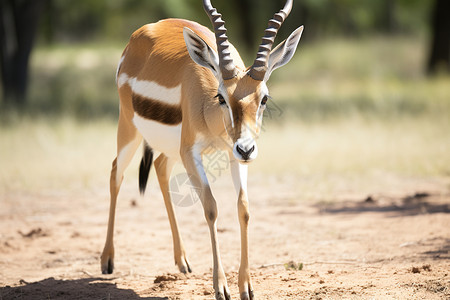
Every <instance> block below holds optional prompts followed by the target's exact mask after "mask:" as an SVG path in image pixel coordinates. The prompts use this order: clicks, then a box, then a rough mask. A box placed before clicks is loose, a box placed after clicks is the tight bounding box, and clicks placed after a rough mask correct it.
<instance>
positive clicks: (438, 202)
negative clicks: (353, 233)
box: [315, 193, 450, 217]
mask: <svg viewBox="0 0 450 300" xmlns="http://www.w3.org/2000/svg"><path fill="white" fill-rule="evenodd" d="M442 199H444V200H442ZM446 199H447V200H448V197H441V196H436V195H430V194H427V193H416V194H414V195H410V196H405V197H403V198H398V199H395V198H387V197H379V198H376V197H372V196H369V197H367V198H366V199H364V200H362V201H356V202H355V201H344V202H339V203H330V204H317V205H315V207H316V208H318V209H319V211H320V213H325V214H357V213H365V212H379V213H386V215H387V216H389V217H400V216H415V215H421V214H436V213H450V203H449V202H448V201H446Z"/></svg>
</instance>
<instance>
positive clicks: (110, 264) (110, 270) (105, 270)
mask: <svg viewBox="0 0 450 300" xmlns="http://www.w3.org/2000/svg"><path fill="white" fill-rule="evenodd" d="M113 271H114V263H113V262H112V260H111V259H108V267H107V268H102V274H112V273H113Z"/></svg>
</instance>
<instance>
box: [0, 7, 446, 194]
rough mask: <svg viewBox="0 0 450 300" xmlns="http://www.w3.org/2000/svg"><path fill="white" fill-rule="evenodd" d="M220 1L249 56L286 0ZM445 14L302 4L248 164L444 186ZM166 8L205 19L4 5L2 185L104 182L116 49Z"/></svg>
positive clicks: (312, 190)
mask: <svg viewBox="0 0 450 300" xmlns="http://www.w3.org/2000/svg"><path fill="white" fill-rule="evenodd" d="M213 4H214V5H215V6H216V7H217V8H218V10H219V11H220V12H221V13H222V14H223V16H224V19H225V21H226V22H227V28H228V31H229V32H228V36H229V38H230V41H231V42H232V43H233V44H234V45H235V46H236V48H237V49H238V50H239V51H240V53H241V55H242V57H243V58H244V61H245V62H246V64H247V65H250V64H251V63H252V61H253V59H254V57H255V55H256V51H257V48H258V45H259V42H260V40H261V37H262V35H263V32H264V29H265V27H266V25H267V21H268V20H269V18H271V17H272V16H273V14H274V13H275V12H277V11H278V10H279V9H281V8H282V7H283V5H284V1H283V0H276V1H273V0H271V1H260V0H245V1H244V0H227V1H223V0H222V1H220V0H216V1H213ZM449 11H450V2H449V1H447V0H433V1H431V0H430V1H423V0H378V1H373V0H302V1H300V0H296V1H294V8H293V11H292V13H291V15H290V16H289V18H288V19H287V21H286V22H285V24H284V25H283V26H282V27H281V30H280V32H279V34H278V37H277V42H276V43H278V42H280V41H282V40H283V39H285V38H286V37H287V36H288V35H289V34H290V33H291V32H292V31H293V30H294V29H295V28H297V27H298V26H300V25H305V31H304V33H303V37H302V40H301V41H300V46H299V49H298V50H297V53H296V55H295V57H294V59H293V60H292V61H291V62H290V63H289V64H288V65H287V66H285V67H283V68H282V69H280V70H278V71H276V72H275V73H274V75H273V76H272V78H271V81H270V82H269V88H270V89H271V94H272V97H273V98H274V99H273V101H272V103H271V104H270V105H269V110H268V111H267V112H266V116H265V121H264V128H263V131H264V132H263V133H262V136H261V140H260V147H261V151H260V157H259V159H258V160H257V161H256V162H255V163H254V164H253V166H252V167H251V169H252V170H253V171H252V172H254V173H257V174H272V175H273V174H275V175H274V176H279V177H280V178H282V180H285V179H286V178H296V179H295V180H297V181H298V184H299V186H300V187H301V188H302V189H303V190H304V195H305V197H306V198H308V197H309V198H311V197H313V198H314V197H323V194H327V193H331V194H334V193H340V192H342V191H348V190H350V192H351V190H359V191H364V192H377V191H379V190H384V189H392V190H395V189H397V188H402V187H401V186H402V185H403V184H404V185H405V186H406V188H408V187H410V186H411V185H414V184H416V182H417V180H418V181H419V182H424V181H427V180H430V179H433V180H434V179H437V180H444V181H446V182H447V181H448V178H449V177H450V133H449V132H450V130H449V129H450V127H449V125H450V120H449V119H450V77H449V72H450V18H449V17H448V12H449ZM169 17H177V18H185V19H191V20H195V21H197V22H199V23H201V24H204V25H206V26H208V27H211V26H210V22H209V19H208V17H207V16H206V14H205V13H204V11H203V8H202V3H201V1H200V0H183V1H181V0H151V1H138V0H96V1H91V0H77V1H66V0H2V1H1V4H0V18H1V19H0V39H1V53H0V54H1V70H2V81H1V91H2V93H1V99H0V166H1V170H0V189H2V190H3V191H11V190H12V191H15V190H27V189H28V190H37V189H41V188H48V189H52V188H61V186H64V187H65V188H67V187H74V188H80V187H82V188H86V187H96V186H99V184H101V185H102V186H103V185H105V186H106V185H107V180H108V178H109V177H108V176H109V175H108V173H109V168H110V162H111V161H112V159H113V158H114V156H115V153H114V152H115V130H116V129H115V128H116V124H117V119H118V96H117V91H116V86H115V71H116V66H117V63H118V61H119V58H120V56H121V52H122V50H123V49H124V47H125V45H126V43H127V41H128V39H129V36H130V35H131V33H132V32H133V31H134V30H136V29H137V28H139V27H140V26H142V25H144V24H146V23H151V22H156V21H157V20H159V19H163V18H169ZM281 153H282V155H281ZM137 160H138V159H137ZM135 165H136V163H135ZM132 168H135V169H136V168H137V167H136V166H135V167H132ZM132 174H137V171H136V172H135V171H133V172H132ZM132 176H136V175H132ZM134 178H135V177H134ZM399 186H400V187H399ZM318 190H320V191H321V193H322V195H321V196H317V195H316V193H317V191H318Z"/></svg>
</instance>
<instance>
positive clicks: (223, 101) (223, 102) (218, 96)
mask: <svg viewBox="0 0 450 300" xmlns="http://www.w3.org/2000/svg"><path fill="white" fill-rule="evenodd" d="M214 98H218V99H219V103H220V105H224V104H227V102H226V101H225V99H224V98H223V96H222V95H221V94H217V96H216V97H214Z"/></svg>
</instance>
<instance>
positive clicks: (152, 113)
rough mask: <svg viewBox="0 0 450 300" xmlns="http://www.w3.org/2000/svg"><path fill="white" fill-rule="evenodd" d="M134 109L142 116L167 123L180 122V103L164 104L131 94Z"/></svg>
mask: <svg viewBox="0 0 450 300" xmlns="http://www.w3.org/2000/svg"><path fill="white" fill-rule="evenodd" d="M133 107H134V111H135V112H136V113H137V114H138V115H140V116H141V117H143V118H146V119H149V120H153V121H157V122H160V123H163V124H167V125H177V124H180V123H181V107H180V105H173V104H166V103H163V102H161V101H158V100H154V99H151V98H146V97H144V96H141V95H136V94H133Z"/></svg>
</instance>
